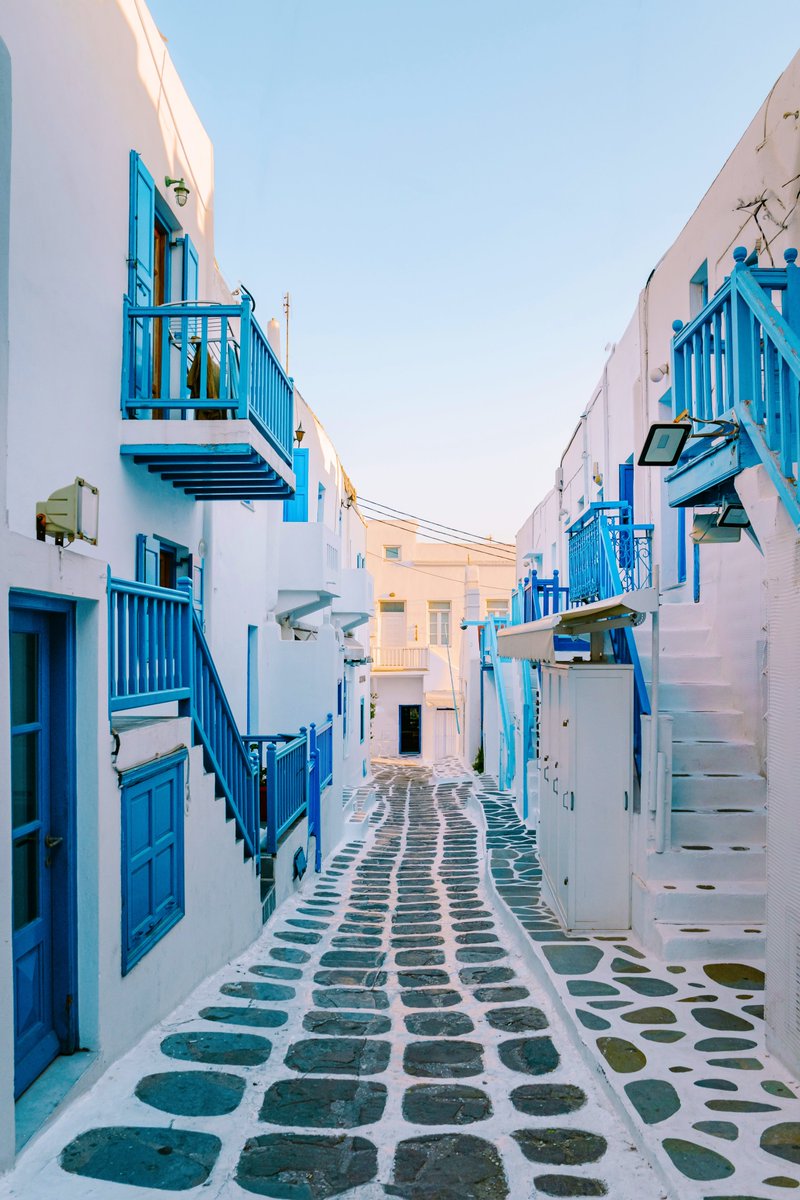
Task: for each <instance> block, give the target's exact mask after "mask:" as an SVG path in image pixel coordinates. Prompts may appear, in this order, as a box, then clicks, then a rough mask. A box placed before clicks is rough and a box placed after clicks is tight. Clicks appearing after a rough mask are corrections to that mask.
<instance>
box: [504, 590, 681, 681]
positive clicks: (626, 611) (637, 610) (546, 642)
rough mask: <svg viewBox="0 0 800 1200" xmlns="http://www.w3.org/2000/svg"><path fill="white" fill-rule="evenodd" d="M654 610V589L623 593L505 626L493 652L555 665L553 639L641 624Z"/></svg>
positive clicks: (655, 600) (655, 594) (655, 602)
mask: <svg viewBox="0 0 800 1200" xmlns="http://www.w3.org/2000/svg"><path fill="white" fill-rule="evenodd" d="M657 608H658V592H657V591H656V590H655V588H642V589H641V590H640V591H638V592H625V594H624V595H622V596H611V597H610V598H609V599H608V600H595V601H593V603H591V604H582V605H581V607H580V608H568V609H567V610H566V611H565V612H560V613H554V614H553V615H552V616H549V617H542V618H541V620H539V621H529V622H528V623H527V624H526V625H509V626H507V627H506V628H505V629H499V630H498V631H497V649H498V653H499V654H500V655H501V657H503V658H524V659H529V660H530V661H531V662H546V663H554V662H556V650H555V638H556V637H584V636H585V635H586V634H591V633H604V632H605V630H607V629H622V628H624V627H625V626H633V625H641V623H642V621H644V619H645V617H646V616H647V614H648V613H653V612H655V611H656V609H657Z"/></svg>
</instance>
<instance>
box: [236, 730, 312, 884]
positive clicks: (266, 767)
mask: <svg viewBox="0 0 800 1200" xmlns="http://www.w3.org/2000/svg"><path fill="white" fill-rule="evenodd" d="M244 741H245V743H246V744H247V746H248V747H249V749H250V757H251V761H252V762H253V764H254V767H255V770H256V771H257V773H258V776H259V778H260V779H261V780H262V782H263V787H264V801H265V810H266V811H265V812H264V813H263V814H262V820H263V819H264V818H266V834H265V838H264V850H265V851H266V852H267V854H277V852H278V845H279V843H280V841H281V838H283V837H284V835H285V834H286V833H288V831H289V830H290V829H291V827H292V825H294V824H295V822H296V821H299V820H300V818H301V817H304V816H307V817H308V822H309V833H310V834H311V835H312V836H314V837H316V842H317V870H319V869H320V845H321V832H322V811H321V808H320V794H321V792H322V791H323V790H324V789H325V788H326V787H329V786H330V785H331V784H332V783H333V715H332V714H331V713H328V717H327V720H326V721H325V722H324V724H322V725H320V726H316V725H315V724H313V722H312V724H311V725H310V726H309V727H308V729H306V728H305V727H304V728H302V729H301V730H300V731H299V733H297V734H292V733H277V734H249V735H248V736H247V737H246V738H245V739H244Z"/></svg>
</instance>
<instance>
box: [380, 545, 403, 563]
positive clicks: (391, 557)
mask: <svg viewBox="0 0 800 1200" xmlns="http://www.w3.org/2000/svg"><path fill="white" fill-rule="evenodd" d="M400 549H401V548H400V546H384V547H383V557H384V558H385V559H386V560H387V562H399V561H400ZM390 551H392V552H393V553H390ZM394 551H396V553H394Z"/></svg>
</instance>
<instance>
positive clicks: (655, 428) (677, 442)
mask: <svg viewBox="0 0 800 1200" xmlns="http://www.w3.org/2000/svg"><path fill="white" fill-rule="evenodd" d="M695 425H702V426H703V428H702V429H701V430H699V431H698V432H697V433H695V432H694V428H693V427H694V426H695ZM738 436H739V426H738V424H737V422H736V421H701V420H700V418H699V417H690V416H689V414H688V413H687V412H682V413H680V415H679V416H677V417H676V418H675V420H674V421H656V422H655V423H654V424H653V425H651V426H650V428H649V430H648V431H647V437H646V438H645V442H644V445H643V446H642V452H641V454H640V455H639V466H640V467H674V466H675V464H676V463H677V461H678V459H679V458H680V456H681V453H682V451H683V447H684V446H685V445H686V442H687V440H688V439H689V438H692V440H694V439H696V438H711V439H713V440H714V441H717V440H718V441H719V442H720V444H722V441H723V440H726V441H733V439H734V438H737V437H738Z"/></svg>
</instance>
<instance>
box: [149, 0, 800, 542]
mask: <svg viewBox="0 0 800 1200" xmlns="http://www.w3.org/2000/svg"><path fill="white" fill-rule="evenodd" d="M149 4H150V9H151V11H152V13H153V16H154V18H155V20H156V23H157V24H158V27H159V29H160V30H161V32H162V34H163V35H164V37H165V38H166V39H167V42H168V46H169V50H170V53H171V55H172V58H173V60H174V62H175V65H176V67H177V69H178V72H179V74H180V75H181V77H182V79H183V82H184V84H185V86H186V88H187V91H188V93H189V96H190V97H191V99H192V101H193V103H194V105H195V108H196V109H197V111H198V113H199V115H200V117H201V119H202V121H203V123H204V125H205V127H206V129H207V130H208V132H209V134H210V136H211V138H212V140H213V142H214V146H215V164H216V194H215V238H216V254H217V260H218V262H219V264H220V267H221V269H222V271H223V273H224V275H225V277H226V279H227V280H228V282H229V283H230V285H231V286H234V285H235V284H237V283H239V282H243V283H245V284H246V286H247V287H248V288H249V289H250V291H251V292H252V293H253V294H254V296H255V298H256V304H257V313H256V316H257V318H258V319H259V320H260V321H261V323H262V325H266V322H267V321H268V320H269V318H270V317H272V316H277V317H279V318H280V319H281V321H282V320H283V312H282V297H283V294H284V292H286V291H289V292H290V294H291V302H292V308H291V333H290V364H289V366H290V374H291V375H292V376H293V377H294V379H295V382H296V384H297V387H298V388H299V390H300V391H301V393H302V394H303V396H304V398H305V399H306V400H307V401H308V403H309V404H310V405H311V406H312V408H313V409H314V410H315V412H316V413H317V415H318V416H319V418H320V420H321V421H322V422H323V424H324V425H325V427H326V429H327V430H328V432H329V434H330V435H331V436H332V438H333V440H334V443H335V445H336V448H337V450H338V451H339V454H340V456H341V458H342V461H343V463H344V466H345V469H346V470H347V472H348V474H349V475H350V477H351V478H352V480H353V482H354V483H355V485H356V487H357V489H358V491H359V493H360V494H361V495H363V496H366V497H368V498H369V499H371V500H377V501H379V502H381V503H382V504H386V505H389V506H391V507H394V508H397V509H402V510H403V511H408V512H412V513H416V514H419V515H421V516H423V517H425V518H427V519H432V520H435V521H438V522H441V523H444V524H449V525H453V526H457V527H459V528H461V529H466V530H469V531H473V532H477V533H480V534H487V535H492V536H494V537H498V538H503V539H506V540H508V539H511V538H513V535H514V533H515V532H516V530H517V529H518V528H519V527H520V526H521V524H522V523H523V521H524V520H525V518H526V516H527V515H528V514H529V513H530V511H531V510H532V508H533V507H534V505H535V504H536V503H538V501H539V500H540V499H541V498H542V497H543V495H544V494H545V493H546V492H547V490H548V489H549V488H550V487H551V486H552V483H553V476H554V472H555V468H556V466H557V465H558V461H559V458H560V455H561V453H562V450H563V449H564V447H565V445H566V443H567V440H568V439H569V436H570V434H571V433H572V430H573V428H574V426H575V424H576V423H577V420H578V417H579V415H580V413H581V411H582V410H583V408H584V406H585V404H586V403H587V401H588V400H589V399H590V395H591V392H592V389H593V388H594V386H595V384H596V382H597V380H598V378H599V377H600V375H601V372H602V367H603V362H604V360H605V358H606V352H605V347H606V346H607V345H608V343H611V342H614V341H616V340H617V339H618V338H619V337H620V336H621V334H622V332H623V330H624V328H625V326H626V325H627V323H628V320H629V319H630V317H631V315H632V313H633V310H634V307H635V305H636V300H637V296H638V294H639V291H640V290H641V288H642V287H643V285H644V283H645V281H646V279H647V276H648V275H649V273H650V270H651V269H652V267H653V266H654V265H655V263H656V262H657V261H658V259H659V258H660V257H661V255H662V253H663V252H664V251H665V250H666V249H667V248H668V246H669V245H670V243H671V242H672V241H673V240H674V239H675V237H676V236H677V234H678V233H679V231H680V229H681V228H682V226H683V225H684V224H685V222H686V220H687V219H688V217H689V216H690V214H691V212H692V211H693V209H694V208H695V206H696V205H697V203H698V202H699V200H700V199H701V197H702V195H703V193H704V192H705V191H706V189H707V188H708V186H709V185H710V183H711V182H712V180H713V178H714V176H715V175H716V173H717V171H718V170H719V169H720V167H721V166H722V164H723V163H724V161H725V159H726V158H727V156H728V154H729V153H730V151H731V150H732V149H733V147H734V145H735V144H736V142H737V141H738V139H739V137H740V136H741V134H742V133H743V132H744V130H745V128H746V126H747V125H748V124H749V122H750V120H751V119H752V117H753V116H754V115H755V113H756V111H757V109H758V108H759V106H760V105H761V103H762V102H763V100H764V98H765V97H766V95H767V93H768V91H769V89H770V87H771V86H772V84H773V83H774V81H775V79H776V78H777V77H778V75H779V74H780V73H781V71H782V70H783V69H784V68H785V67H786V65H787V64H788V62H789V60H790V59H791V57H792V56H793V54H794V53H795V51H796V50H797V48H798V47H800V5H786V6H783V7H781V10H780V21H779V22H778V23H776V22H775V21H774V20H767V19H762V18H761V17H758V16H757V15H754V14H755V10H754V8H753V6H752V3H751V2H750V0H747V2H745V0H570V2H566V3H565V2H564V0H561V2H560V3H554V2H551V0H547V2H544V0H492V2H491V3H490V4H489V3H486V2H485V0H484V2H482V3H478V2H476V0H336V2H335V3H334V2H332V0H227V3H225V4H224V5H221V4H220V3H219V0H213V2H212V0H149Z"/></svg>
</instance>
